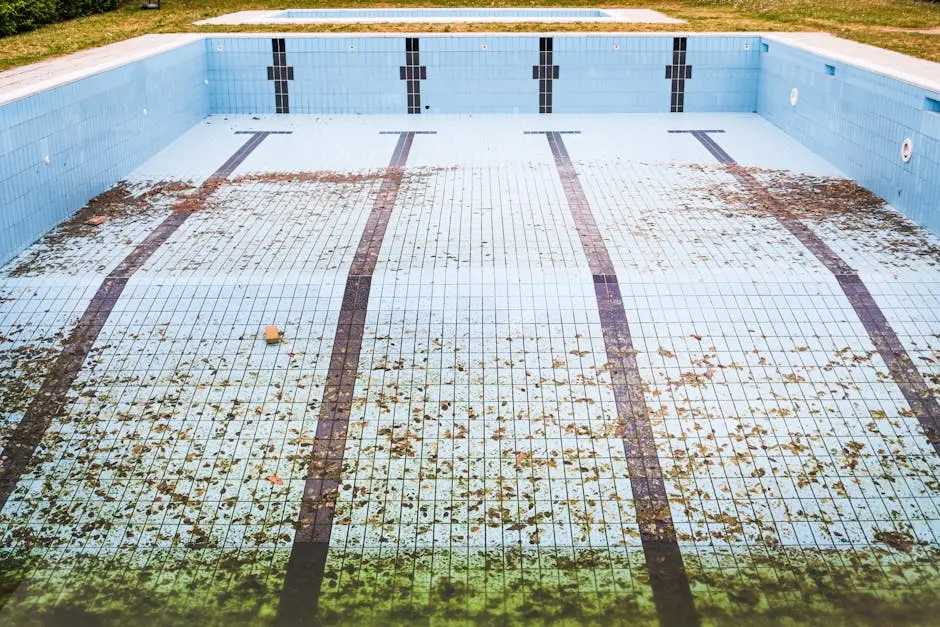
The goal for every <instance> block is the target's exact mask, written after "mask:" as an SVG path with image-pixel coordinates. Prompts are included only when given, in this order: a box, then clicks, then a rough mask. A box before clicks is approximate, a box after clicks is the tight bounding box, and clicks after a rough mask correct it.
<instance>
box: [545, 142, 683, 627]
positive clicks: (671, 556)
mask: <svg viewBox="0 0 940 627" xmlns="http://www.w3.org/2000/svg"><path fill="white" fill-rule="evenodd" d="M545 136H546V137H547V138H548V144H549V147H550V148H551V151H552V155H553V156H554V158H555V166H556V168H557V170H558V177H559V178H560V179H561V185H562V189H563V190H564V193H565V198H566V199H567V202H568V207H569V209H570V211H571V217H572V219H573V222H574V225H575V230H576V231H577V233H578V238H579V239H580V240H581V246H582V248H583V249H584V254H585V256H586V257H587V260H588V265H589V266H590V268H591V274H593V275H594V295H595V298H596V300H597V307H598V311H599V313H600V320H601V332H602V334H603V337H604V346H605V348H606V351H607V364H608V366H609V372H610V376H611V381H612V383H613V393H614V401H615V402H616V406H617V418H618V428H617V434H618V435H619V436H620V438H621V441H622V443H623V450H624V453H625V455H626V460H627V469H628V472H629V473H630V488H631V490H632V492H633V502H634V506H635V508H636V520H637V526H638V528H639V531H640V540H641V542H642V544H643V553H644V555H645V558H646V567H647V570H648V571H649V578H650V587H651V588H652V590H653V601H654V603H655V604H656V612H657V615H658V617H659V621H660V624H662V625H669V626H672V625H675V626H680V625H682V626H685V625H697V624H698V622H699V619H698V612H697V611H696V609H695V602H694V600H693V598H692V590H691V587H690V585H689V579H688V575H687V574H686V571H685V565H684V563H683V561H682V553H681V552H680V550H679V543H678V539H677V537H676V529H675V525H674V524H673V520H672V513H671V511H670V508H669V499H668V497H667V495H666V484H665V482H664V480H663V472H662V468H661V466H660V463H659V453H658V451H657V449H656V441H655V438H654V435H653V427H652V424H651V423H650V419H649V412H648V410H647V406H646V398H645V395H644V390H643V381H642V379H641V378H640V371H639V367H638V366H637V362H636V351H635V349H634V347H633V339H632V336H631V334H630V325H629V322H628V320H627V314H626V309H625V308H624V304H623V297H622V294H621V292H620V285H619V283H618V281H617V275H616V272H615V270H614V265H613V262H612V261H611V259H610V254H609V253H608V250H607V245H606V244H605V243H604V239H603V237H602V236H601V232H600V229H599V228H598V226H597V222H596V220H595V219H594V214H593V212H592V211H591V207H590V204H589V203H588V199H587V196H586V195H585V193H584V189H583V188H582V187H581V182H580V181H579V179H578V175H577V172H576V171H575V169H574V165H573V164H572V162H571V157H570V156H569V155H568V149H567V148H566V147H565V143H564V140H563V139H562V134H561V133H560V132H547V133H545Z"/></svg>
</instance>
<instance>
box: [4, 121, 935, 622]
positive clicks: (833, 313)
mask: <svg viewBox="0 0 940 627" xmlns="http://www.w3.org/2000/svg"><path fill="white" fill-rule="evenodd" d="M670 130H685V131H691V130H699V131H704V130H708V131H722V132H708V133H703V132H699V133H690V132H683V133H669V132H668V131H670ZM134 194H136V196H135V195H134ZM97 214H104V215H108V216H109V219H108V221H107V222H106V223H104V224H103V225H100V226H97V227H95V226H88V225H86V224H85V223H84V220H85V219H87V218H88V217H90V216H92V215H97ZM268 325H276V326H277V327H278V330H279V331H280V333H281V334H282V335H281V337H280V338H279V341H278V342H277V343H273V344H268V343H266V341H265V338H264V333H265V328H266V327H267V326H268ZM0 368H2V371H3V373H4V374H3V376H2V378H0V406H2V413H3V423H2V425H0V445H2V446H3V447H4V453H3V454H4V459H3V460H2V462H3V464H4V466H3V468H4V472H5V473H6V474H5V475H4V476H3V483H4V485H6V486H7V487H6V488H4V490H5V492H4V494H3V498H4V499H5V505H4V507H3V509H2V513H0V534H2V549H0V559H2V572H3V576H2V578H0V592H2V594H3V595H4V597H5V603H4V605H3V608H2V610H0V619H2V622H7V623H10V624H23V625H29V624H84V623H80V622H77V621H81V620H85V621H97V622H95V623H94V624H151V623H152V624H201V625H211V624H227V625H230V624H233V623H234V624H266V623H274V622H276V620H278V617H279V619H280V621H281V622H282V623H283V624H299V623H302V622H309V621H311V620H312V619H313V618H314V617H315V618H316V619H317V620H318V621H320V622H321V623H336V622H343V621H344V622H347V623H350V624H357V623H364V624H369V623H372V624H414V623H415V622H416V621H418V622H423V623H429V622H430V623H433V624H445V623H448V624H449V623H471V622H487V621H488V622H493V623H499V624H503V623H528V622H532V623H538V624H541V623H542V621H544V620H546V619H553V620H558V621H560V622H562V623H563V624H565V623H570V624H585V623H596V624H605V625H606V624H631V625H633V624H656V623H657V622H658V621H661V622H662V623H663V624H667V623H672V624H691V623H694V622H695V620H697V619H696V616H697V617H698V618H699V619H700V620H701V622H702V623H704V624H735V623H741V624H761V623H773V624H780V623H781V622H784V623H785V622H787V621H791V622H794V623H807V622H811V623H817V622H823V621H833V620H834V621H837V623H838V624H841V623H843V622H844V623H845V624H867V623H870V624H888V623H890V624H899V623H917V624H928V623H932V622H935V621H936V616H937V615H938V614H937V612H938V610H940V588H938V586H937V585H936V581H937V578H938V575H940V572H938V571H940V559H938V558H940V550H938V549H940V509H938V507H940V457H938V453H937V451H938V447H940V441H938V439H940V435H938V433H937V432H932V431H931V430H930V425H931V424H934V423H931V420H940V415H937V414H936V397H937V396H938V395H940V238H937V237H936V236H934V235H931V234H929V233H926V232H924V231H922V230H920V229H918V228H916V227H914V226H913V225H912V224H910V223H909V222H907V221H906V220H905V219H903V218H902V217H900V216H899V215H898V214H896V213H894V212H893V211H892V210H891V209H890V207H883V206H882V205H881V203H880V202H879V201H878V199H876V198H873V197H871V196H870V195H868V194H867V193H866V192H864V190H862V189H861V188H858V187H857V186H856V185H855V184H854V183H851V182H849V181H846V180H845V179H844V177H843V175H841V173H840V172H839V171H838V170H836V169H835V168H834V167H833V166H831V165H830V164H828V163H827V162H826V161H824V160H822V159H821V158H820V157H818V156H816V155H815V154H813V153H811V152H810V151H808V150H807V149H806V148H804V147H802V146H801V145H800V144H798V143H796V142H795V141H794V140H792V139H790V138H789V137H788V136H786V135H785V134H783V133H782V132H781V131H780V130H778V129H776V128H775V127H773V126H772V125H771V124H769V123H768V122H767V121H765V120H764V119H762V118H760V117H759V116H756V115H743V114H742V115H738V114H716V115H698V114H684V115H681V116H676V115H629V116H628V115H624V116H615V115H610V116H587V115H578V116H575V115H572V116H568V115H558V114H553V115H551V116H525V115H518V116H510V115H506V116H425V115H421V116H334V117H330V116H303V115H292V116H254V117H252V116H212V117H210V118H208V119H206V120H205V121H204V122H203V123H201V124H199V125H198V126H196V127H195V128H193V129H192V130H190V131H189V132H188V133H186V134H185V135H184V136H182V137H181V138H180V139H179V140H177V141H176V142H175V143H174V144H172V145H171V146H170V147H168V148H167V149H166V150H164V151H163V152H161V153H159V154H158V155H157V156H155V157H154V158H152V159H150V160H149V161H148V162H147V163H146V164H145V165H143V166H142V167H140V168H139V169H138V170H136V171H135V172H134V173H133V174H132V175H131V176H130V177H128V179H127V180H126V181H125V182H124V183H123V184H122V186H120V187H119V188H117V189H116V190H113V191H111V192H108V193H106V194H105V195H103V196H102V197H101V198H99V199H98V200H97V201H95V202H94V203H93V204H92V205H91V207H89V208H88V209H86V210H83V211H82V213H80V215H79V218H76V219H73V220H72V221H70V222H68V223H66V224H64V225H63V226H62V227H60V228H59V229H58V230H56V231H54V232H53V233H51V234H50V235H49V236H47V237H46V238H45V239H44V240H42V241H40V242H38V243H36V244H34V245H33V246H31V247H30V248H29V249H27V250H26V251H25V252H23V253H22V254H21V255H19V256H18V257H17V258H16V259H14V260H13V261H11V262H10V263H8V264H7V265H6V266H4V267H3V269H2V272H0ZM327 549H328V550H327Z"/></svg>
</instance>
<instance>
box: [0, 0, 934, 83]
mask: <svg viewBox="0 0 940 627" xmlns="http://www.w3.org/2000/svg"><path fill="white" fill-rule="evenodd" d="M140 4H142V1H141V0H134V1H132V2H130V3H128V4H127V5H125V6H124V7H123V8H121V9H118V10H117V11H113V12H111V13H105V14H101V15H93V16H91V17H86V18H81V19H77V20H71V21H69V22H63V23H61V24H52V25H49V26H45V27H43V28H40V29H39V30H36V31H32V32H29V33H23V34H20V35H15V36H12V37H6V38H3V39H0V70H2V69H6V68H10V67H13V66H17V65H23V64H25V63H32V62H34V61H39V60H41V59H45V58H48V57H52V56H56V55H62V54H68V53H70V52H75V51H77V50H81V49H83V48H91V47H94V46H101V45H103V44H108V43H113V42H115V41H120V40H122V39H128V38H130V37H136V36H137V35H143V34H146V33H172V32H197V31H203V32H212V31H237V30H243V31H256V32H263V31H281V32H284V31H310V32H315V31H333V32H336V31H359V32H362V31H403V30H406V31H412V32H413V31H429V32H433V31H453V32H458V31H461V32H466V31H520V32H533V31H545V30H550V31H556V32H559V31H565V30H595V31H596V30H603V31H613V30H644V31H656V30H669V31H673V30H690V31H732V30H734V31H742V30H747V31H756V30H775V31H787V30H789V31H794V30H815V31H827V32H830V33H832V34H834V35H839V36H841V37H847V38H849V39H854V40H856V41H861V42H864V43H868V44H873V45H876V46H882V47H884V48H890V49H892V50H897V51H899V52H904V53H907V54H910V55H914V56H919V57H923V58H925V59H931V60H933V61H940V35H938V34H927V33H918V32H912V31H916V30H919V29H936V28H940V2H936V1H933V2H931V1H928V0H666V1H664V0H645V1H644V0H637V1H634V2H631V1H620V2H610V3H602V4H601V6H604V7H614V8H617V7H619V8H627V7H644V8H650V9H656V10H658V11H662V12H664V13H666V14H668V15H670V16H673V17H678V18H682V19H685V20H687V21H688V24H685V25H679V26H676V25H672V24H664V25H653V24H621V25H610V24H455V25H452V26H450V25H443V24H425V25H421V24H385V25H381V24H370V25H363V26H355V25H342V26H339V25H337V26H329V25H326V26H322V25H292V26H275V25H267V26H264V25H260V26H259V25H253V26H241V27H232V26H193V24H192V23H193V22H195V21H197V20H201V19H204V18H208V17H213V16H216V15H221V14H223V13H231V12H233V11H241V10H246V9H277V8H310V7H317V8H329V7H390V6H409V7H430V6H439V7H461V6H483V7H501V6H527V7H528V6H532V7H536V6H564V7H576V6H594V5H596V4H597V3H593V2H585V1H583V0H516V1H496V2H473V1H472V0H436V1H417V2H407V1H405V2H399V3H386V2H355V1H353V2H349V1H345V2H344V1H342V0H340V1H334V2H311V1H310V0H306V1H304V0H277V1H274V0H271V1H269V2H265V1H263V0H164V2H163V9H162V10H160V11H141V10H140V8H139V5H140Z"/></svg>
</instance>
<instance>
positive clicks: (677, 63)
mask: <svg viewBox="0 0 940 627" xmlns="http://www.w3.org/2000/svg"><path fill="white" fill-rule="evenodd" d="M687 44H688V37H673V39H672V65H667V66H666V78H667V79H671V80H672V99H671V100H670V108H669V111H670V112H671V113H682V112H683V111H685V81H686V80H687V79H690V78H692V66H691V65H686V59H685V53H686V46H687Z"/></svg>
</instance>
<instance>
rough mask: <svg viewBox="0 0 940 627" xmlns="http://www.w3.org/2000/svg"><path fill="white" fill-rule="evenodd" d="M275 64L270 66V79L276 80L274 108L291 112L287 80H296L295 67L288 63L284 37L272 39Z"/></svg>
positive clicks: (280, 111)
mask: <svg viewBox="0 0 940 627" xmlns="http://www.w3.org/2000/svg"><path fill="white" fill-rule="evenodd" d="M271 51H272V56H273V64H272V65H271V66H269V67H268V80H269V81H274V110H275V112H276V113H290V102H289V99H288V96H287V81H292V80H294V68H293V67H290V66H288V65H287V43H286V42H285V41H284V39H272V40H271Z"/></svg>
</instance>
